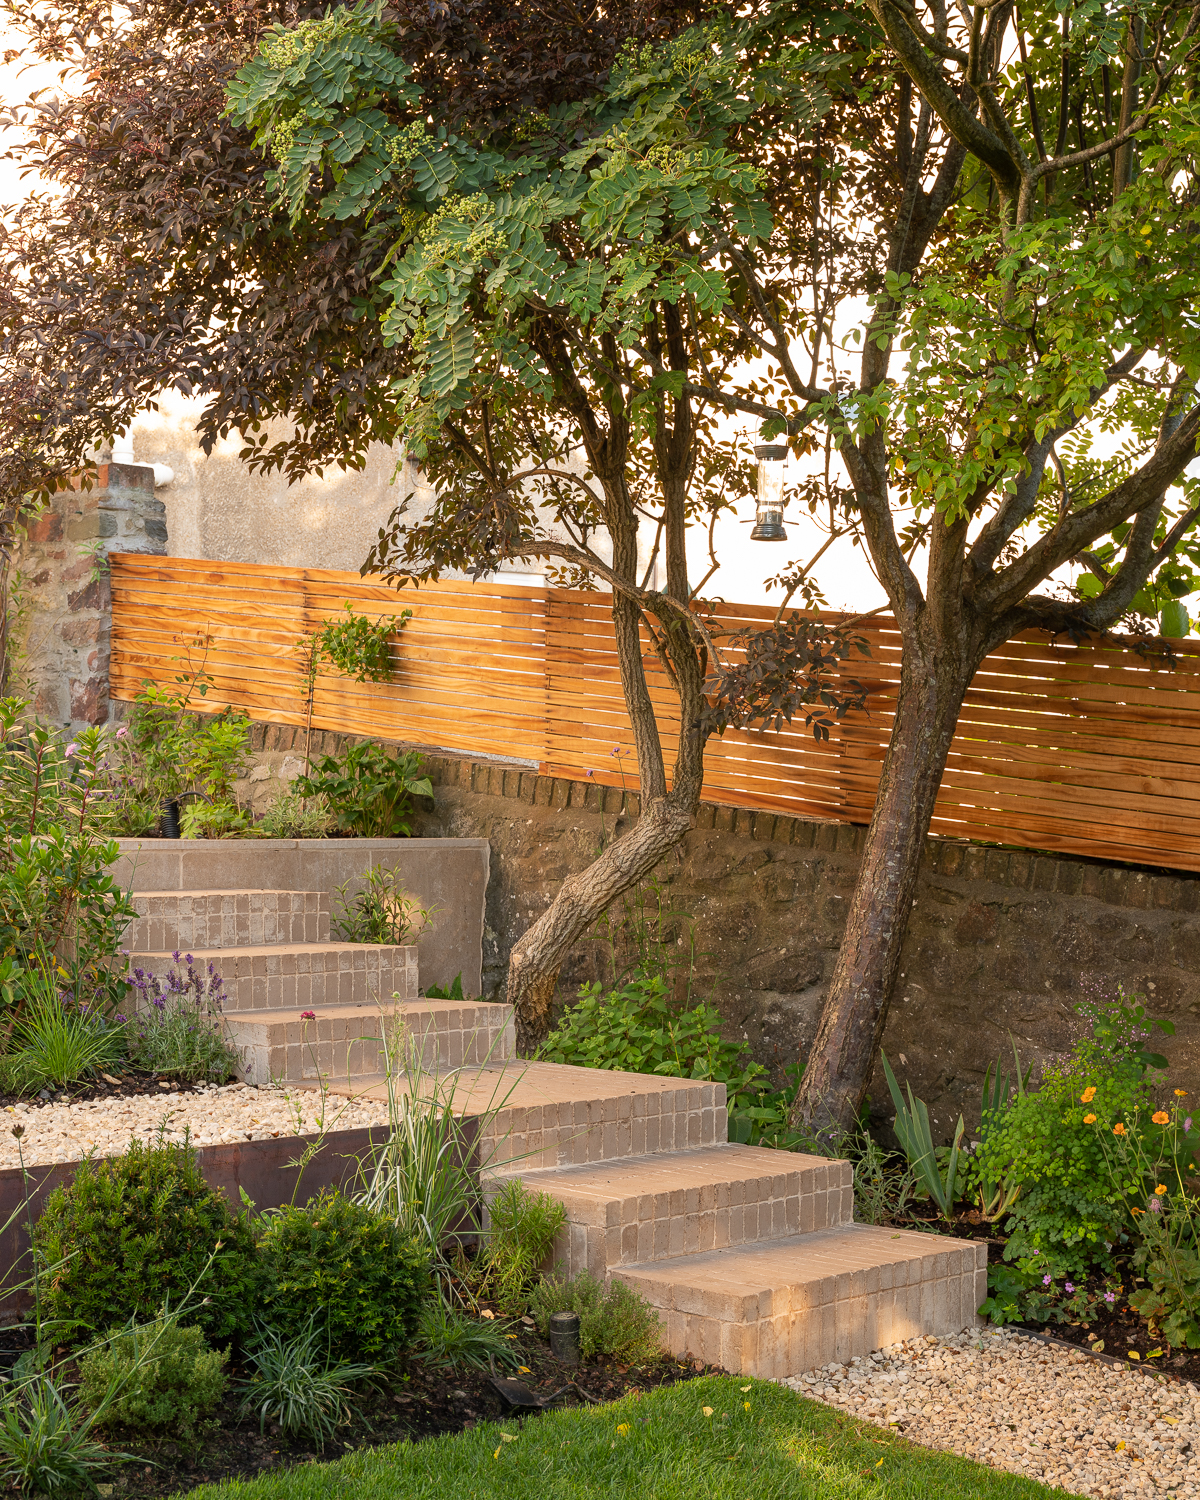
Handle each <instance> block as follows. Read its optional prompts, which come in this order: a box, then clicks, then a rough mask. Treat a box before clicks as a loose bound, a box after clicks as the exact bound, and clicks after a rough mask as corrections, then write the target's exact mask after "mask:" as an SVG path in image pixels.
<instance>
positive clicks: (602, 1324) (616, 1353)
mask: <svg viewBox="0 0 1200 1500" xmlns="http://www.w3.org/2000/svg"><path fill="white" fill-rule="evenodd" d="M529 1310H530V1312H531V1313H532V1314H533V1317H534V1319H535V1321H536V1322H537V1326H538V1332H539V1333H540V1334H541V1335H542V1336H543V1338H544V1337H545V1336H546V1334H547V1333H548V1332H549V1329H550V1317H551V1314H552V1313H556V1312H573V1313H578V1314H579V1352H580V1353H581V1354H582V1355H583V1357H584V1358H585V1359H591V1358H592V1357H593V1356H594V1355H597V1354H611V1355H612V1356H613V1357H614V1358H615V1359H619V1360H621V1361H623V1362H624V1363H628V1364H641V1363H645V1362H647V1361H648V1360H651V1359H654V1358H655V1356H656V1355H658V1354H660V1353H661V1352H662V1329H661V1327H660V1325H659V1320H658V1313H657V1312H656V1311H655V1309H654V1308H653V1307H651V1305H650V1303H649V1302H647V1301H646V1299H645V1298H644V1297H643V1296H641V1295H640V1293H638V1292H635V1291H634V1290H633V1288H632V1287H629V1286H626V1285H625V1283H624V1282H623V1281H618V1280H617V1279H616V1278H615V1277H614V1278H613V1280H612V1281H610V1282H609V1284H608V1286H607V1287H604V1286H601V1284H600V1283H599V1282H598V1281H597V1280H596V1278H595V1277H594V1276H592V1275H591V1274H590V1273H589V1272H587V1271H581V1272H580V1273H579V1275H578V1276H572V1277H571V1278H570V1280H560V1279H558V1278H557V1277H553V1276H548V1277H546V1278H545V1279H544V1280H543V1281H541V1282H539V1283H538V1285H537V1286H536V1287H535V1288H534V1290H533V1294H532V1296H531V1297H530V1299H529Z"/></svg>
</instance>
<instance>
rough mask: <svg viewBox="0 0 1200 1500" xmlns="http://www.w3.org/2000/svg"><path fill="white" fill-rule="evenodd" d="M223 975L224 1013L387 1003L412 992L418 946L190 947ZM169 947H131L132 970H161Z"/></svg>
mask: <svg viewBox="0 0 1200 1500" xmlns="http://www.w3.org/2000/svg"><path fill="white" fill-rule="evenodd" d="M185 951H186V953H190V955H191V957H192V959H193V961H194V962H195V964H196V965H197V966H198V967H206V966H207V965H208V964H209V963H210V962H211V963H212V965H213V967H214V969H215V970H216V972H217V973H218V974H220V976H221V978H222V979H223V980H224V987H225V994H226V1003H225V1009H226V1012H227V1013H228V1014H232V1013H233V1012H234V1011H240V1010H277V1009H285V1010H312V1009H313V1008H314V1007H315V1006H317V1005H351V1004H354V1005H369V1004H375V1003H378V1002H381V1003H383V1004H384V1005H390V1004H391V1003H392V1002H393V1000H394V999H399V1000H415V999H416V998H417V950H416V948H415V947H412V946H406V947H403V948H390V947H387V946H385V945H383V944H381V943H260V944H257V945H254V946H244V947H243V946H238V947H232V948H200V947H195V948H190V949H187V950H185ZM174 965H175V959H174V956H173V952H171V951H167V952H141V953H139V952H133V953H131V954H130V956H129V966H130V969H131V970H137V969H142V970H144V971H145V972H147V973H150V974H156V975H158V976H159V977H163V976H165V974H166V972H167V970H168V969H170V968H172V967H173V966H174Z"/></svg>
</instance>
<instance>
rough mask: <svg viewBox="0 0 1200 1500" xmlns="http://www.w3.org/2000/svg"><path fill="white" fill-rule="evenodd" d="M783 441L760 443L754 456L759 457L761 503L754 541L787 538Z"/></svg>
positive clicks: (757, 515)
mask: <svg viewBox="0 0 1200 1500" xmlns="http://www.w3.org/2000/svg"><path fill="white" fill-rule="evenodd" d="M787 452H788V451H787V445H786V444H784V443H759V444H757V445H756V446H755V449H754V457H755V458H756V459H757V460H758V503H757V505H756V507H755V513H754V515H755V522H754V530H753V531H752V532H751V533H750V540H751V541H752V542H786V541H787V532H786V531H785V530H784V529H783V466H784V463H785V462H786V460H787Z"/></svg>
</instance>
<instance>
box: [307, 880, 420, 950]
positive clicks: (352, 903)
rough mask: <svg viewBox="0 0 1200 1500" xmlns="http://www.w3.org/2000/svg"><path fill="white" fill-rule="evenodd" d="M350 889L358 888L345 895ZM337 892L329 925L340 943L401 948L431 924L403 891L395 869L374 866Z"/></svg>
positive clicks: (416, 901) (415, 902)
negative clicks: (352, 887) (335, 907)
mask: <svg viewBox="0 0 1200 1500" xmlns="http://www.w3.org/2000/svg"><path fill="white" fill-rule="evenodd" d="M351 886H357V887H358V889H357V890H356V891H355V892H354V894H353V895H349V894H348V892H349V890H350V888H351ZM336 889H337V897H338V907H337V909H335V911H334V914H333V924H332V925H333V930H334V932H335V934H336V935H337V936H338V937H339V938H341V939H342V941H343V942H346V943H391V944H393V945H394V946H396V947H400V946H401V945H402V944H404V943H411V942H415V940H416V939H417V938H418V937H420V935H421V933H422V932H424V930H425V928H426V927H428V926H429V925H430V924H431V921H432V918H431V916H430V913H429V912H428V911H427V910H426V909H425V907H423V906H422V905H421V903H420V902H419V901H418V900H417V899H416V897H415V896H410V895H408V893H407V892H406V891H405V890H404V888H403V887H402V886H401V884H400V875H399V872H398V871H396V870H387V869H384V868H383V867H382V866H380V865H376V866H374V867H373V868H372V869H370V870H368V871H367V873H366V874H365V875H362V876H360V877H359V878H358V879H357V880H347V881H344V882H343V883H342V884H341V885H339V886H338V887H337V888H336Z"/></svg>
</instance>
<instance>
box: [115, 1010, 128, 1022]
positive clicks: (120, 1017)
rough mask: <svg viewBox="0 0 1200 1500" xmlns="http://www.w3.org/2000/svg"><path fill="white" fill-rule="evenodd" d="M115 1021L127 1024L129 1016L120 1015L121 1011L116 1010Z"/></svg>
mask: <svg viewBox="0 0 1200 1500" xmlns="http://www.w3.org/2000/svg"><path fill="white" fill-rule="evenodd" d="M117 1023H118V1024H119V1025H121V1026H127V1025H128V1024H129V1017H128V1016H123V1015H121V1013H120V1012H119V1011H118V1013H117Z"/></svg>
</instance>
